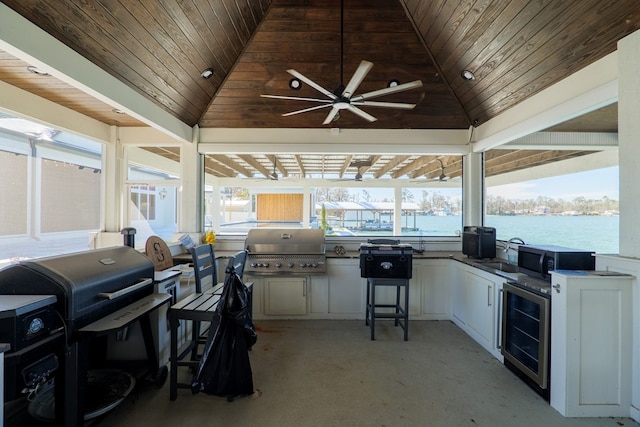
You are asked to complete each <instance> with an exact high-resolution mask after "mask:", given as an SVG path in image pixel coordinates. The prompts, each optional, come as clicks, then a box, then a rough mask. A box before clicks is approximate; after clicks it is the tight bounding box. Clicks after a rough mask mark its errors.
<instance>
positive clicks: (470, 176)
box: [462, 152, 484, 225]
mask: <svg viewBox="0 0 640 427" xmlns="http://www.w3.org/2000/svg"><path fill="white" fill-rule="evenodd" d="M482 163H483V155H482V153H475V152H471V153H469V154H467V155H466V156H464V157H463V158H462V179H463V181H462V206H463V212H462V215H463V216H462V225H484V224H483V220H484V204H483V203H482V200H483V199H484V167H483V164H482Z"/></svg>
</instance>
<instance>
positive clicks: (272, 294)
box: [263, 277, 308, 316]
mask: <svg viewBox="0 0 640 427" xmlns="http://www.w3.org/2000/svg"><path fill="white" fill-rule="evenodd" d="M263 289H264V314H265V315H270V316H273V315H275V316H304V315H306V314H307V313H308V308H307V278H306V277H273V278H266V277H265V278H264V279H263Z"/></svg>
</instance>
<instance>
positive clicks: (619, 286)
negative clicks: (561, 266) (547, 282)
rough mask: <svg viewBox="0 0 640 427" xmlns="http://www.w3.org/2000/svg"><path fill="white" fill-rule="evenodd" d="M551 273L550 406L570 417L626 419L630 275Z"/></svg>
mask: <svg viewBox="0 0 640 427" xmlns="http://www.w3.org/2000/svg"><path fill="white" fill-rule="evenodd" d="M598 274H605V273H594V272H591V273H589V274H587V275H579V274H561V273H556V272H554V273H552V278H551V285H552V290H551V319H552V321H551V325H552V328H551V401H550V403H551V406H552V407H553V408H555V409H556V410H557V411H558V412H560V413H561V414H562V415H564V416H566V417H626V416H628V415H629V411H630V407H631V378H632V367H631V355H632V348H631V346H632V342H633V336H632V322H633V313H632V298H633V295H632V290H633V288H632V282H633V279H634V277H633V276H629V275H621V276H602V275H598Z"/></svg>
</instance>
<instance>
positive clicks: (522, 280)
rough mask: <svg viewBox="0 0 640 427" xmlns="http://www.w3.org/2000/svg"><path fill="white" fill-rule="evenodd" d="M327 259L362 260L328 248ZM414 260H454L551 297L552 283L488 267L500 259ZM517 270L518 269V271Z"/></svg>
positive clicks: (435, 255) (417, 256)
mask: <svg viewBox="0 0 640 427" xmlns="http://www.w3.org/2000/svg"><path fill="white" fill-rule="evenodd" d="M326 255H327V258H329V259H352V258H360V252H359V251H357V250H356V251H353V250H352V251H349V250H347V251H345V252H344V254H338V253H336V251H335V250H331V249H329V248H327V254H326ZM413 259H414V260H421V259H454V260H456V261H459V262H462V263H464V264H467V265H470V266H472V267H474V268H478V269H480V270H482V271H486V272H488V273H491V274H495V275H497V276H500V277H503V278H504V279H505V281H507V282H510V283H513V284H514V285H517V286H520V287H521V288H524V289H527V290H530V291H533V292H536V293H539V294H542V295H544V296H550V295H551V283H549V282H547V281H545V280H541V279H536V278H535V277H531V276H527V275H526V274H524V273H520V272H517V271H516V272H505V271H501V270H497V269H495V268H492V267H489V266H487V265H486V263H487V262H504V263H506V261H504V260H499V259H491V260H489V259H484V260H481V259H475V258H469V257H467V256H466V255H463V254H462V252H455V251H454V252H448V251H424V252H422V253H419V252H415V251H414V252H413ZM516 270H517V269H516Z"/></svg>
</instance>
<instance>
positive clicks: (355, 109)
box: [349, 105, 378, 122]
mask: <svg viewBox="0 0 640 427" xmlns="http://www.w3.org/2000/svg"><path fill="white" fill-rule="evenodd" d="M349 111H353V112H354V113H356V114H357V115H359V116H360V117H362V118H363V119H365V120H368V121H370V122H375V121H376V120H378V119H376V118H375V117H373V116H372V115H371V114H369V113H366V112H364V111H362V110H361V109H359V108H358V107H356V106H354V105H349Z"/></svg>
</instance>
